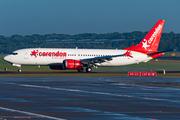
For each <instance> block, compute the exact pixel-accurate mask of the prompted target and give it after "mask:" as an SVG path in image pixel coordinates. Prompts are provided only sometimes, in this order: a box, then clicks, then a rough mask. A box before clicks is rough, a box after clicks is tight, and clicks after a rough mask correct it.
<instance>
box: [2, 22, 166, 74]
mask: <svg viewBox="0 0 180 120" xmlns="http://www.w3.org/2000/svg"><path fill="white" fill-rule="evenodd" d="M164 22H165V21H164V20H159V21H158V22H157V23H156V24H155V25H154V27H153V28H152V29H151V30H150V31H149V33H148V34H147V35H146V36H145V38H144V39H143V40H142V41H141V42H140V43H139V44H138V45H136V46H134V45H133V46H131V47H129V48H125V49H122V50H117V49H116V50H109V49H60V48H27V49H20V50H15V51H13V52H12V53H10V54H9V55H7V56H5V57H4V60H5V61H7V62H9V63H11V64H12V65H13V66H17V67H18V68H19V69H18V71H19V72H21V65H38V66H40V65H48V66H49V67H50V69H58V70H64V69H76V70H78V72H83V71H84V69H83V68H86V72H91V71H92V69H91V67H97V66H123V65H130V64H136V63H140V62H148V61H149V60H151V59H154V58H157V57H159V56H162V54H163V53H164V52H166V51H161V52H158V51H157V49H158V46H159V41H160V38H161V34H162V30H163V26H164Z"/></svg>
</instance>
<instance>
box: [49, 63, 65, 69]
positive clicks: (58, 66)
mask: <svg viewBox="0 0 180 120" xmlns="http://www.w3.org/2000/svg"><path fill="white" fill-rule="evenodd" d="M49 68H50V69H52V70H64V68H63V64H61V65H50V66H49Z"/></svg>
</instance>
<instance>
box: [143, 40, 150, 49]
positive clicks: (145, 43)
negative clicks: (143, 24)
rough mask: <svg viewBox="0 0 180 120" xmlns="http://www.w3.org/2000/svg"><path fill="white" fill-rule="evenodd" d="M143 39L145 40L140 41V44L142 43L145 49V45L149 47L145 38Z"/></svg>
mask: <svg viewBox="0 0 180 120" xmlns="http://www.w3.org/2000/svg"><path fill="white" fill-rule="evenodd" d="M144 41H145V42H142V44H143V45H142V47H143V48H144V49H146V50H147V47H149V46H150V45H148V44H147V40H146V39H144Z"/></svg>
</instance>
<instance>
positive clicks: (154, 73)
mask: <svg viewBox="0 0 180 120" xmlns="http://www.w3.org/2000/svg"><path fill="white" fill-rule="evenodd" d="M141 76H142V77H155V76H156V72H141Z"/></svg>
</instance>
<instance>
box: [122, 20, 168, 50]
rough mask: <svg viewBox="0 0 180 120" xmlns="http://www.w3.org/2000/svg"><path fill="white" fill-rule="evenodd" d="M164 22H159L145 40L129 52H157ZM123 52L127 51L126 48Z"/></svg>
mask: <svg viewBox="0 0 180 120" xmlns="http://www.w3.org/2000/svg"><path fill="white" fill-rule="evenodd" d="M164 22H165V20H159V21H158V22H157V23H156V24H155V25H154V27H153V28H152V29H151V30H150V31H149V33H148V34H147V35H146V36H145V38H144V39H143V40H142V41H141V42H140V43H139V44H138V45H136V46H134V47H132V48H131V50H133V51H139V52H143V53H152V52H157V49H158V46H159V41H160V38H161V34H162V30H163V26H164ZM124 50H129V48H126V49H124Z"/></svg>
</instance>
